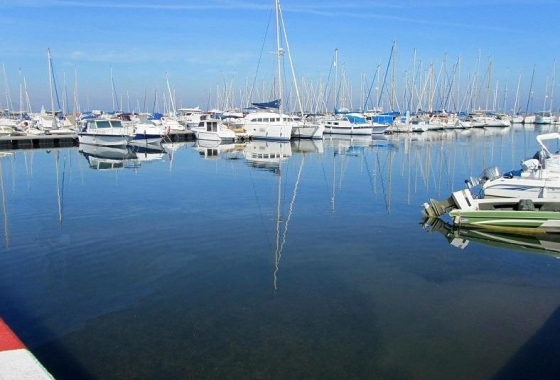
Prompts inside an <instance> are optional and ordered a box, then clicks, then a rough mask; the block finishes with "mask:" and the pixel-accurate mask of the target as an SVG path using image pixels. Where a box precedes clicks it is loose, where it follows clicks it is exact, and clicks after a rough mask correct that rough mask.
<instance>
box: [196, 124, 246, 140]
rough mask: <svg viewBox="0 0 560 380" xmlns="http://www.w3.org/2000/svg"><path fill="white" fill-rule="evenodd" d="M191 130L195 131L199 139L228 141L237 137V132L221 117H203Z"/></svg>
mask: <svg viewBox="0 0 560 380" xmlns="http://www.w3.org/2000/svg"><path fill="white" fill-rule="evenodd" d="M191 131H193V132H194V133H195V136H196V139H197V140H208V141H223V142H228V141H234V140H235V138H236V135H235V132H234V131H233V130H232V129H230V128H229V127H228V126H227V125H225V124H223V123H222V121H221V120H220V119H203V120H201V121H200V122H199V124H198V126H196V127H192V128H191Z"/></svg>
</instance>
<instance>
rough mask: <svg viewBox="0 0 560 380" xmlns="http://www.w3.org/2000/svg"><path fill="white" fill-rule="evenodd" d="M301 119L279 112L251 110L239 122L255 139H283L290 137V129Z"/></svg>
mask: <svg viewBox="0 0 560 380" xmlns="http://www.w3.org/2000/svg"><path fill="white" fill-rule="evenodd" d="M300 123H301V120H300V119H299V118H296V117H294V116H290V115H286V114H283V113H279V112H265V111H259V112H252V113H250V114H247V115H246V116H245V117H244V118H243V119H242V122H241V125H242V126H243V129H244V130H245V132H246V133H247V134H248V135H249V136H250V137H251V138H253V139H255V140H278V141H281V140H284V141H288V140H290V139H291V138H292V130H293V127H294V126H295V125H299V124H300Z"/></svg>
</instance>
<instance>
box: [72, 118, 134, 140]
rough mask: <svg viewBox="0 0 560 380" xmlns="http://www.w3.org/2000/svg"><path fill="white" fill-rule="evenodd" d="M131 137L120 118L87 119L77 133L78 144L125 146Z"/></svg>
mask: <svg viewBox="0 0 560 380" xmlns="http://www.w3.org/2000/svg"><path fill="white" fill-rule="evenodd" d="M132 138H133V134H132V133H129V131H128V129H127V128H126V127H124V126H123V125H122V122H121V121H120V120H110V119H93V120H87V121H86V124H85V125H84V126H83V127H82V129H81V130H80V132H79V133H78V141H79V142H80V144H89V145H102V146H126V145H128V143H129V142H130V141H131V140H132Z"/></svg>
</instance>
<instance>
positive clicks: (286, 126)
mask: <svg viewBox="0 0 560 380" xmlns="http://www.w3.org/2000/svg"><path fill="white" fill-rule="evenodd" d="M274 5H275V11H276V63H277V70H278V71H277V79H278V85H277V86H275V87H276V90H277V91H276V100H274V101H272V102H267V103H253V106H255V107H257V108H259V111H257V112H253V113H249V114H247V115H246V116H245V117H244V118H243V119H241V120H240V124H241V125H242V126H243V128H244V129H245V132H246V133H247V134H248V135H249V136H250V137H252V138H253V139H267V140H280V141H285V140H290V139H291V138H292V137H293V136H294V134H295V135H296V136H297V137H303V138H321V137H322V131H323V127H322V126H321V125H319V124H309V125H307V124H306V123H304V121H303V118H302V117H301V116H294V115H288V114H286V113H285V112H284V101H283V97H284V80H283V76H282V59H283V57H284V53H285V52H286V51H287V53H288V59H289V62H290V66H291V68H292V75H293V81H294V83H295V82H296V80H295V75H294V69H293V64H292V59H291V55H290V51H289V44H288V41H287V38H286V30H285V27H284V20H283V18H282V11H281V9H280V1H279V0H275V2H274ZM282 32H283V33H282ZM282 35H283V36H284V38H283V39H282V38H281V36H282ZM282 41H284V43H285V45H286V48H287V49H286V51H285V50H284V48H283V47H282V46H283V45H282ZM295 88H296V93H297V98H298V103H299V106H300V109H302V106H301V100H300V97H299V92H298V89H297V85H296V86H295ZM276 109H277V110H278V111H275V110H276Z"/></svg>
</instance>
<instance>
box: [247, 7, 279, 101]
mask: <svg viewBox="0 0 560 380" xmlns="http://www.w3.org/2000/svg"><path fill="white" fill-rule="evenodd" d="M272 15H273V10H271V11H270V14H269V16H268V22H267V24H266V31H265V33H264V38H263V41H262V45H261V52H260V54H259V60H258V61H257V69H256V70H255V76H254V77H253V83H252V84H251V88H250V89H249V96H248V97H247V99H248V102H250V101H251V99H252V97H253V90H254V88H255V84H256V83H257V76H258V74H259V68H260V67H261V62H262V58H263V52H264V45H265V44H266V40H267V36H268V30H269V29H270V23H271V20H272ZM248 105H249V104H247V106H248Z"/></svg>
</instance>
